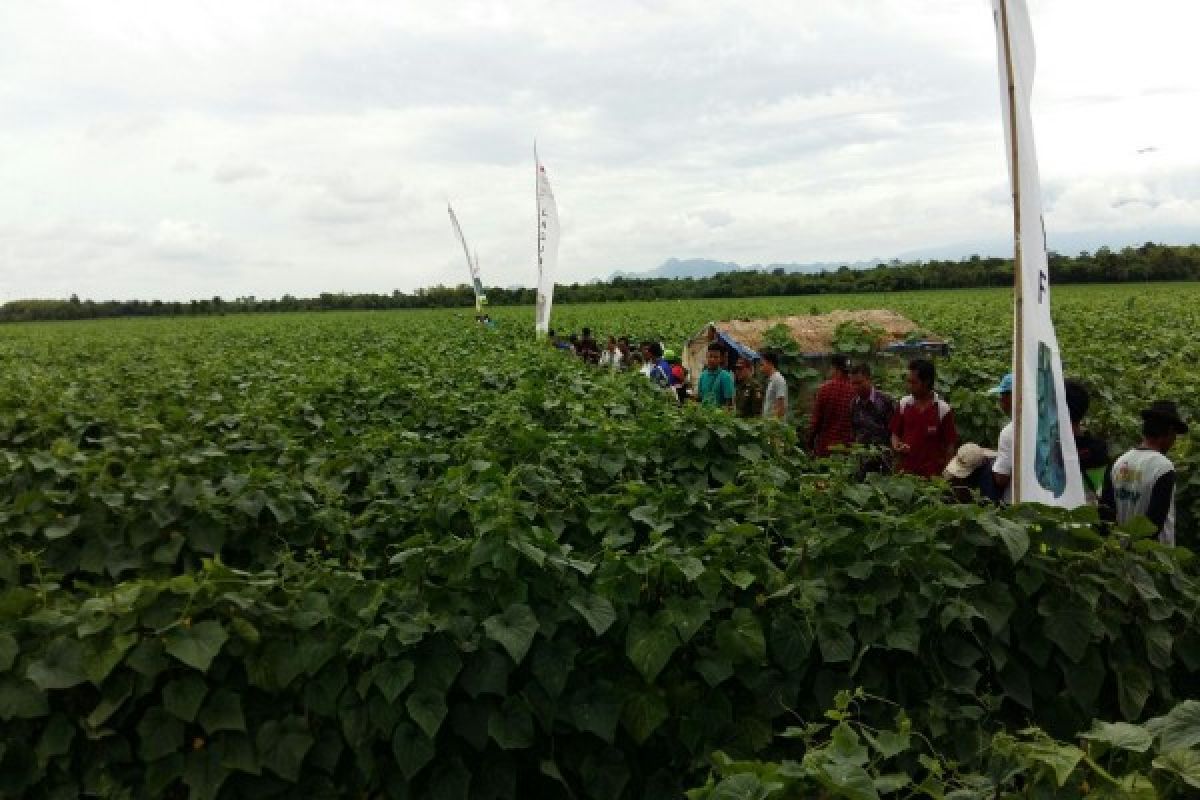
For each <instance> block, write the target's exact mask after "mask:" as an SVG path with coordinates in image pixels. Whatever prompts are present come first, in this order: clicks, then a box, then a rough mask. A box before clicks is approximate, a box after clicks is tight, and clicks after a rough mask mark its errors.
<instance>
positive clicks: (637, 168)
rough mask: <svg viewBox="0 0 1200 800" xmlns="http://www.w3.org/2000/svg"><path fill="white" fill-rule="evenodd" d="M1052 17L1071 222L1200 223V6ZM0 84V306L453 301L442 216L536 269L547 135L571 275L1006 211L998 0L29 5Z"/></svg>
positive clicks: (1048, 86)
mask: <svg viewBox="0 0 1200 800" xmlns="http://www.w3.org/2000/svg"><path fill="white" fill-rule="evenodd" d="M1033 6H1034V8H1033V9H1032V10H1033V11H1034V26H1035V34H1036V35H1037V40H1038V48H1039V51H1038V58H1039V67H1038V69H1039V72H1038V78H1037V83H1036V87H1035V91H1036V97H1035V102H1036V106H1035V109H1034V111H1035V124H1036V128H1037V134H1038V144H1039V153H1040V156H1041V165H1042V175H1043V179H1044V182H1045V185H1046V194H1047V225H1048V226H1049V227H1050V228H1051V238H1052V239H1053V238H1054V237H1053V233H1054V230H1056V229H1058V230H1069V231H1073V232H1086V231H1096V232H1098V235H1101V234H1102V233H1103V232H1105V231H1109V230H1113V229H1115V227H1120V228H1121V229H1122V230H1124V229H1129V230H1131V231H1132V230H1138V229H1145V230H1155V229H1162V228H1164V227H1170V226H1176V227H1180V226H1182V227H1187V226H1189V225H1190V226H1191V227H1192V229H1198V228H1200V225H1198V224H1197V223H1196V222H1195V220H1197V219H1200V216H1198V215H1197V213H1196V212H1197V210H1200V208H1198V206H1200V180H1197V178H1196V176H1197V174H1198V172H1200V156H1198V155H1197V151H1196V149H1195V146H1194V142H1195V141H1196V140H1197V137H1198V135H1200V69H1197V64H1196V63H1195V56H1194V55H1193V53H1194V48H1193V47H1192V44H1191V42H1190V38H1191V36H1192V32H1193V31H1194V30H1195V29H1196V27H1197V23H1200V7H1196V6H1195V5H1194V4H1185V3H1178V2H1173V1H1172V0H1145V1H1144V2H1142V3H1139V4H1137V5H1136V7H1135V6H1130V5H1129V4H1128V3H1127V2H1125V1H1124V0H1121V2H1117V0H1093V1H1092V2H1085V0H1045V1H1044V2H1036V3H1033ZM1118 52H1119V54H1120V55H1119V57H1116V56H1115V55H1114V54H1115V53H1118ZM0 74H4V75H5V78H6V80H5V81H4V82H2V83H0V120H3V124H2V125H0V153H2V154H19V157H11V158H10V157H7V155H6V156H5V157H3V158H0V187H3V188H2V189H0V220H4V226H3V227H2V228H0V293H3V295H4V296H5V297H11V296H13V295H52V294H58V295H66V294H69V293H71V292H72V291H76V292H79V293H80V294H82V295H92V296H143V297H151V296H155V297H190V296H211V295H213V294H221V295H223V296H236V295H240V294H255V295H258V296H275V295H280V294H283V293H285V292H290V293H292V294H313V293H317V292H320V291H339V290H351V291H353V290H367V291H390V290H391V289H392V288H397V287H399V288H404V289H412V288H415V287H417V286H421V285H428V284H432V283H437V282H442V283H457V282H459V281H462V280H464V279H465V268H464V267H463V265H462V264H461V257H460V254H458V253H457V251H456V245H455V243H454V241H453V239H452V237H451V234H450V230H449V226H448V222H447V220H446V216H445V202H446V201H447V200H451V201H452V202H453V203H454V205H455V208H456V210H457V211H458V213H459V216H460V219H461V220H462V223H463V226H464V228H465V230H466V233H467V236H468V238H469V239H470V241H471V242H472V244H473V245H474V246H475V247H476V248H477V249H478V250H479V252H480V256H481V259H482V262H483V271H484V277H485V280H486V281H487V282H489V283H495V284H500V285H510V284H513V283H525V284H528V283H530V282H532V279H533V274H534V266H533V264H534V261H533V254H532V252H531V250H532V248H531V243H532V237H531V236H530V235H529V229H530V228H531V226H532V225H533V198H532V177H533V176H532V166H531V163H530V161H531V143H532V140H533V138H534V137H535V136H536V137H537V138H538V140H539V147H540V150H541V153H542V156H543V159H544V160H545V162H546V163H547V167H548V170H549V172H550V177H551V180H552V182H553V184H554V187H555V191H556V195H557V197H558V200H559V205H560V208H561V210H562V216H563V225H564V234H563V241H562V248H561V263H562V272H563V279H564V280H567V281H572V280H585V279H588V278H591V277H595V276H602V275H607V274H608V273H610V272H611V271H613V270H615V269H627V270H640V269H646V268H648V267H652V266H654V265H655V264H657V263H658V262H660V261H662V260H664V259H666V258H668V257H672V256H679V257H686V256H705V257H711V258H717V259H720V260H728V261H739V262H742V263H772V262H787V261H817V260H821V261H829V260H839V259H846V260H858V259H862V258H873V257H883V258H887V257H890V256H892V255H894V254H897V253H902V252H905V251H909V250H919V249H922V248H928V247H934V246H939V245H944V244H948V243H954V242H962V243H965V244H964V247H968V245H969V243H971V242H984V241H1003V240H1004V237H1005V236H1006V235H1007V232H1008V229H1009V226H1010V225H1011V221H1010V218H1009V216H1008V214H1009V211H1008V208H1007V189H1006V187H1005V180H1006V177H1005V163H1004V154H1003V142H1002V135H1001V127H1000V120H999V102H998V99H997V80H996V67H995V55H994V40H993V33H992V28H991V19H990V14H989V13H988V9H987V4H986V3H984V2H966V3H964V2H961V0H843V1H842V2H838V3H825V2H817V1H816V0H810V1H809V2H806V3H801V4H796V3H794V2H784V0H764V1H763V2H759V3H750V4H747V3H733V2H713V3H703V4H694V3H684V2H682V0H662V2H655V3H645V2H640V1H639V0H616V1H615V2H612V3H606V4H603V5H597V4H590V3H580V2H574V3H572V2H568V3H561V4H545V3H540V2H534V0H514V2H510V3H504V4H496V3H489V2H483V1H482V0H468V2H463V3H457V4H452V5H445V4H443V5H442V6H434V5H430V4H418V3H400V4H383V5H381V4H376V3H370V2H366V0H361V1H358V0H355V1H353V2H343V3H333V2H329V1H328V0H304V1H303V2H294V3H288V4H279V3H255V4H234V3H232V2H230V3H215V4H196V3H185V2H182V0H178V1H176V0H169V1H168V0H133V1H131V2H128V3H121V4H118V5H115V6H113V5H111V4H102V5H97V4H94V3H86V2H74V1H70V0H57V2H45V3H37V4H18V3H9V4H3V5H0ZM1150 147H1152V148H1154V150H1152V151H1150V152H1145V153H1139V152H1138V151H1139V150H1144V149H1146V148H1150ZM1131 235H1132V234H1131ZM964 254H965V252H964Z"/></svg>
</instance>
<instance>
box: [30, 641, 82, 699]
mask: <svg viewBox="0 0 1200 800" xmlns="http://www.w3.org/2000/svg"><path fill="white" fill-rule="evenodd" d="M25 675H26V677H28V678H29V680H31V681H33V683H34V684H36V685H37V687H38V688H39V689H42V690H43V691H45V690H47V689H69V688H71V687H72V686H76V685H78V684H81V683H83V682H84V681H86V680H87V672H86V671H85V669H84V648H83V643H82V642H80V641H79V640H78V639H72V638H70V637H66V636H61V637H59V638H57V639H55V640H54V641H52V642H50V644H49V645H48V646H47V647H46V652H45V653H43V654H42V657H41V658H38V659H35V660H33V661H31V662H29V668H28V669H27V670H26V673H25Z"/></svg>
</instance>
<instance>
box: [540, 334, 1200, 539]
mask: <svg viewBox="0 0 1200 800" xmlns="http://www.w3.org/2000/svg"><path fill="white" fill-rule="evenodd" d="M551 336H552V342H554V344H555V346H556V347H559V348H560V349H563V350H567V351H570V352H572V353H574V354H575V355H577V356H579V357H580V358H582V359H583V360H584V361H586V362H588V363H592V364H596V365H598V366H602V367H607V368H609V369H613V370H636V371H638V372H640V373H641V374H643V375H645V376H646V377H647V378H649V379H650V380H652V381H653V382H655V383H656V384H657V385H659V386H661V387H662V388H664V389H668V390H671V391H674V392H675V393H676V395H677V397H678V399H679V401H680V402H685V401H689V400H690V401H695V402H699V403H701V404H702V405H706V406H710V407H714V408H725V409H728V410H730V411H731V412H733V413H735V414H737V415H738V416H740V417H747V418H750V417H763V418H771V419H779V420H788V419H789V417H790V408H791V406H790V403H789V401H788V384H787V381H786V380H785V379H784V376H783V374H782V373H781V372H780V371H779V356H778V355H777V354H775V353H772V352H766V353H763V354H762V356H761V358H760V359H758V360H754V359H752V358H750V357H747V356H745V355H741V354H734V353H731V352H730V351H729V350H728V349H727V348H726V347H724V346H722V345H721V344H720V343H718V342H713V343H711V344H710V345H709V346H708V349H707V351H706V352H705V365H704V368H703V370H702V371H701V373H700V375H698V376H697V377H696V380H695V381H694V385H695V389H694V392H693V390H692V389H691V386H690V384H692V381H690V380H689V378H690V376H689V375H688V374H687V370H686V369H685V368H684V367H683V365H682V363H681V359H680V358H679V357H678V354H676V353H675V352H674V351H672V350H669V349H665V348H664V347H663V346H662V344H661V343H660V342H654V341H648V342H642V343H641V344H640V346H639V347H638V348H637V350H634V349H632V348H631V347H630V343H629V340H628V338H625V337H611V336H610V337H609V338H608V342H607V346H606V347H604V348H601V347H600V346H599V344H598V343H597V342H596V340H595V339H594V338H593V337H592V335H591V331H590V330H589V329H588V328H584V329H583V335H582V337H576V336H575V335H574V334H572V335H571V336H569V337H567V338H565V339H559V338H554V337H553V332H552V333H551ZM730 358H733V369H732V371H731V370H729V369H728V368H727V364H728V360H729V359H730ZM830 367H831V371H830V376H829V378H828V380H826V381H824V382H823V383H822V384H821V385H820V386H819V387H818V389H817V391H816V395H815V397H814V399H813V405H812V413H811V415H810V423H809V426H808V428H807V430H805V431H804V432H803V433H802V439H803V441H804V443H805V445H806V446H807V448H808V450H809V451H810V452H811V453H813V454H814V455H816V456H820V457H824V456H828V455H831V454H833V453H835V452H837V451H839V450H844V451H849V450H850V449H851V448H858V457H859V474H860V477H862V476H865V474H866V473H869V472H893V471H895V472H901V473H907V474H911V475H916V476H919V477H925V478H934V477H942V478H944V479H945V480H947V481H948V482H949V483H950V484H951V485H952V486H953V487H955V490H956V492H957V493H960V494H961V495H962V496H963V499H966V498H967V497H970V496H973V494H974V493H975V492H978V493H979V494H981V495H983V496H984V497H986V498H987V499H989V500H992V501H993V502H996V503H1000V504H1007V503H1008V502H1010V500H1011V497H1012V485H1011V484H1012V475H1013V459H1014V453H1013V451H1014V446H1013V445H1014V442H1013V438H1014V429H1013V424H1012V422H1011V421H1009V422H1008V424H1007V425H1005V426H1004V428H1003V429H1002V430H1001V432H1000V436H999V439H998V441H997V444H996V447H995V448H994V449H988V448H984V447H981V446H979V445H978V444H975V443H972V442H968V443H965V444H962V445H961V446H960V444H959V441H958V438H959V437H958V429H957V427H956V425H955V420H954V409H953V408H951V407H950V404H949V403H947V402H946V401H945V400H944V399H942V397H941V396H940V395H939V394H938V393H937V391H936V389H935V386H936V383H937V368H936V367H935V366H934V364H933V362H932V361H930V360H928V359H924V358H918V359H914V360H912V361H910V362H909V363H908V369H907V374H906V378H905V382H906V388H907V389H908V393H907V394H906V395H904V396H903V397H901V398H900V399H899V400H898V401H897V400H895V399H894V398H892V397H891V396H890V395H888V394H887V393H885V392H883V391H881V390H880V389H879V388H877V387H876V386H875V383H874V380H873V378H872V374H871V367H870V365H869V364H866V363H855V364H851V363H850V362H849V359H847V358H846V356H844V355H840V354H835V355H834V356H832V357H831V358H830ZM989 393H990V394H992V395H993V396H995V397H996V399H997V405H998V407H999V409H1000V411H1001V412H1003V413H1004V414H1005V415H1006V416H1011V414H1012V393H1013V377H1012V375H1005V376H1004V377H1003V378H1002V379H1001V380H1000V382H999V383H998V384H997V385H996V386H995V387H993V388H992V389H991V390H990V392H989ZM1065 394H1066V397H1065V399H1066V403H1067V407H1068V410H1069V413H1070V418H1071V427H1072V433H1073V435H1074V438H1075V445H1076V450H1077V451H1078V454H1079V466H1080V470H1081V472H1082V479H1083V483H1084V488H1085V492H1086V494H1087V498H1088V502H1089V503H1092V504H1093V505H1098V506H1099V510H1100V514H1101V516H1102V517H1103V518H1104V519H1107V520H1109V521H1112V522H1116V523H1124V522H1127V521H1128V520H1130V519H1132V518H1134V517H1138V516H1141V517H1144V518H1146V519H1148V520H1149V521H1150V523H1151V524H1152V525H1154V527H1155V529H1156V530H1157V531H1158V537H1159V540H1160V541H1161V542H1163V543H1164V544H1169V545H1174V543H1175V499H1174V498H1175V481H1176V476H1175V468H1174V465H1173V464H1172V463H1171V461H1170V459H1169V458H1167V453H1168V452H1169V451H1170V449H1171V448H1172V447H1173V446H1174V444H1175V440H1176V437H1177V436H1178V435H1179V434H1185V433H1187V432H1188V426H1187V424H1186V423H1185V422H1184V421H1183V419H1182V418H1181V417H1180V415H1179V411H1178V409H1177V407H1176V405H1175V403H1173V402H1171V401H1159V402H1156V403H1154V404H1153V405H1151V406H1150V407H1149V408H1147V409H1146V410H1144V411H1143V412H1142V441H1141V443H1140V444H1139V445H1138V446H1137V447H1135V448H1133V449H1131V450H1129V451H1128V452H1126V453H1125V454H1123V455H1122V456H1121V457H1120V458H1118V459H1117V460H1116V461H1115V462H1112V463H1111V464H1110V462H1109V453H1108V445H1107V443H1106V442H1105V441H1104V440H1103V439H1101V438H1100V437H1098V436H1096V435H1094V434H1092V433H1090V432H1089V431H1088V430H1087V429H1086V428H1085V427H1084V425H1083V420H1084V417H1085V416H1086V415H1087V412H1088V407H1089V404H1090V397H1089V394H1088V391H1087V389H1086V387H1084V386H1083V385H1082V384H1081V383H1079V382H1077V381H1073V380H1067V381H1066V382H1065Z"/></svg>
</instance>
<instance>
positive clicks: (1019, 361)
mask: <svg viewBox="0 0 1200 800" xmlns="http://www.w3.org/2000/svg"><path fill="white" fill-rule="evenodd" d="M1000 26H1001V31H1002V32H1003V34H1004V64H1005V67H1006V72H1007V78H1008V146H1009V163H1010V164H1011V172H1012V176H1011V177H1012V198H1013V395H1012V420H1013V465H1012V481H1011V483H1010V486H1011V487H1012V502H1013V503H1014V504H1015V503H1019V502H1021V451H1022V449H1023V448H1022V441H1023V440H1024V437H1023V436H1022V435H1021V427H1022V426H1021V409H1022V406H1023V405H1024V403H1023V402H1022V397H1023V395H1024V391H1023V390H1024V384H1025V380H1024V379H1025V375H1024V372H1025V369H1024V362H1025V358H1024V327H1025V325H1024V321H1023V317H1024V308H1025V296H1024V282H1023V281H1022V279H1021V271H1022V257H1021V256H1022V254H1021V168H1020V163H1019V161H1018V154H1019V147H1018V144H1017V81H1016V75H1015V74H1014V71H1013V58H1012V40H1011V39H1010V38H1009V35H1008V0H1000Z"/></svg>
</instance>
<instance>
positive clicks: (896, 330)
mask: <svg viewBox="0 0 1200 800" xmlns="http://www.w3.org/2000/svg"><path fill="white" fill-rule="evenodd" d="M843 322H858V323H863V324H866V325H872V326H875V327H877V328H880V329H881V330H882V331H883V335H884V341H882V342H880V344H881V345H889V344H893V343H895V342H901V341H904V340H905V339H906V338H907V337H908V335H909V334H911V333H912V332H913V331H916V330H918V327H917V324H916V323H914V322H913V321H912V320H910V319H908V318H906V317H904V316H901V315H900V314H897V313H896V312H895V311H888V310H886V309H870V310H864V311H832V312H830V313H828V314H819V315H817V316H794V317H770V318H768V319H735V320H727V321H724V322H715V323H713V324H714V325H715V326H716V327H717V329H718V330H720V331H722V332H723V333H726V334H728V335H729V336H731V337H732V338H734V339H735V340H737V341H738V342H741V343H742V344H744V345H746V346H747V347H749V348H751V349H753V350H760V349H762V344H763V334H764V333H765V332H766V331H767V330H768V329H770V328H773V327H775V326H776V325H779V324H783V325H786V326H787V327H788V330H790V331H791V333H792V338H793V339H795V340H796V343H797V344H799V346H800V350H801V351H802V352H805V353H825V352H829V351H830V350H832V349H833V335H834V331H835V330H837V327H838V326H839V325H841V324H842V323H843Z"/></svg>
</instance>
